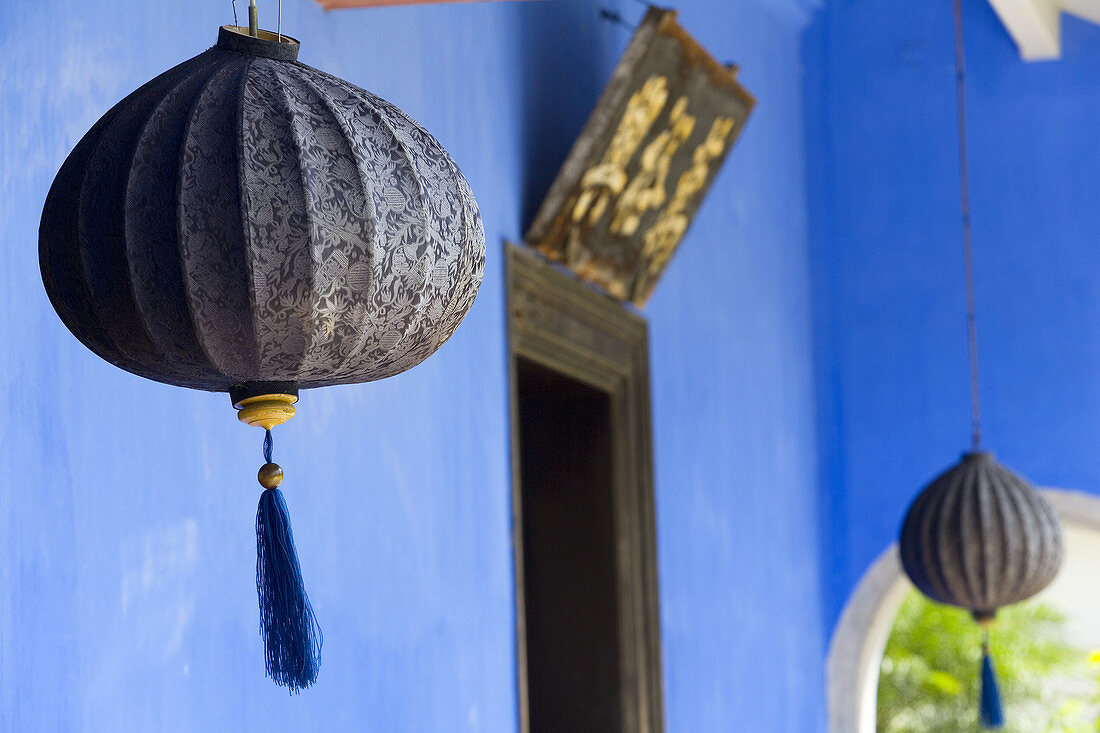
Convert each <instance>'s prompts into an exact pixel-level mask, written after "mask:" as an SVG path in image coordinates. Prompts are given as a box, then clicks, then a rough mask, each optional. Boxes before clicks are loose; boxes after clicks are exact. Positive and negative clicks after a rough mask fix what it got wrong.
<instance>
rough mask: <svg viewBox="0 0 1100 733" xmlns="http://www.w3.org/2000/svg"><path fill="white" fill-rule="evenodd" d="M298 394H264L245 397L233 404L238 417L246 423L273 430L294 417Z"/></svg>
mask: <svg viewBox="0 0 1100 733" xmlns="http://www.w3.org/2000/svg"><path fill="white" fill-rule="evenodd" d="M297 401H298V395H292V394H264V395H256V396H255V397H245V398H244V399H242V400H241V401H239V402H237V403H235V404H234V405H233V406H234V407H236V408H237V410H238V412H237V419H238V420H240V421H241V422H243V423H245V424H246V425H251V426H253V427H257V428H263V429H264V430H271V428H273V427H275V426H276V425H282V424H283V423H285V422H286V421H287V420H289V419H290V418H292V417H294V403H295V402H297Z"/></svg>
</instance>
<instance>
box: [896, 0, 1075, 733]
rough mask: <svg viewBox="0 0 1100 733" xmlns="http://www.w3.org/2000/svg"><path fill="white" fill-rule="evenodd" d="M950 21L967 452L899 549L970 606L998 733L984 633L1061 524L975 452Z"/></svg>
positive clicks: (930, 590) (961, 129) (1022, 485)
mask: <svg viewBox="0 0 1100 733" xmlns="http://www.w3.org/2000/svg"><path fill="white" fill-rule="evenodd" d="M954 25H955V71H956V73H955V94H956V109H957V112H958V139H959V174H960V175H959V181H960V185H959V203H960V210H961V213H962V234H963V260H964V263H965V279H966V323H967V347H968V352H969V358H970V407H971V425H972V428H973V432H972V436H971V451H970V452H969V453H967V454H965V455H964V456H963V458H962V461H960V462H959V463H958V464H956V465H955V466H953V467H952V468H950V469H948V470H947V471H946V472H945V473H943V474H941V475H940V476H939V477H937V478H936V479H934V480H933V481H932V482H931V483H930V484H928V486H926V487H925V488H924V490H923V491H922V492H921V493H920V495H918V496H917V498H916V500H914V502H913V504H912V505H911V506H910V507H909V511H908V513H907V514H906V516H905V521H904V522H903V524H902V530H901V539H900V542H899V548H898V549H899V552H900V554H901V561H902V567H903V568H904V569H905V574H906V575H908V576H909V579H910V580H911V581H913V585H915V586H916V587H917V589H918V590H920V591H921V592H922V593H924V594H925V595H926V596H928V597H929V598H931V599H932V600H934V601H938V602H940V603H949V604H951V605H953V606H959V607H961V608H965V609H967V610H969V611H970V612H971V614H973V616H974V619H975V620H976V621H977V622H978V623H979V624H980V625H981V626H982V666H981V679H982V685H981V699H980V701H979V720H980V723H981V725H982V727H985V728H1000V727H1002V726H1003V725H1004V713H1003V710H1002V706H1001V699H1000V693H999V691H998V689H997V677H996V673H995V668H994V665H993V660H992V658H991V656H990V653H989V627H990V626H991V625H992V624H993V620H994V618H995V616H996V614H997V609H999V608H1002V607H1004V606H1007V605H1010V604H1012V603H1018V602H1019V601H1022V600H1025V599H1027V598H1030V597H1031V596H1033V595H1035V594H1036V593H1038V592H1039V591H1041V590H1042V589H1043V588H1045V587H1046V586H1047V585H1049V584H1050V582H1051V581H1052V580H1054V576H1055V575H1057V574H1058V570H1059V568H1060V567H1061V565H1062V553H1063V550H1062V526H1061V523H1060V522H1059V521H1058V517H1057V515H1055V513H1054V510H1053V509H1052V508H1051V507H1050V505H1049V504H1047V502H1046V501H1045V500H1044V499H1043V498H1042V497H1041V496H1039V494H1038V492H1037V491H1036V490H1035V487H1033V486H1032V485H1031V483H1030V482H1028V481H1027V480H1025V479H1024V478H1022V477H1020V476H1018V475H1016V474H1015V473H1013V472H1012V471H1010V470H1008V469H1007V468H1005V467H1004V466H1002V465H1000V464H999V463H997V461H996V460H994V458H993V456H992V455H991V454H989V453H986V452H984V451H982V449H981V445H982V420H981V399H980V390H979V382H978V327H977V311H976V308H975V304H974V256H973V245H972V237H971V230H970V180H969V161H968V155H967V140H966V56H965V53H964V47H963V25H962V0H954Z"/></svg>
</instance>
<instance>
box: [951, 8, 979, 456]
mask: <svg viewBox="0 0 1100 733" xmlns="http://www.w3.org/2000/svg"><path fill="white" fill-rule="evenodd" d="M954 4H955V102H956V108H957V110H958V130H959V204H960V209H961V212H962V231H963V261H964V267H965V268H966V340H967V351H968V354H969V358H970V420H971V427H972V430H973V433H972V445H973V448H974V449H975V450H977V449H978V448H980V447H981V443H982V408H981V398H980V395H979V381H978V317H977V312H976V308H975V305H974V247H973V243H972V237H971V232H970V162H969V158H968V155H967V144H966V55H965V53H964V50H963V17H962V0H954Z"/></svg>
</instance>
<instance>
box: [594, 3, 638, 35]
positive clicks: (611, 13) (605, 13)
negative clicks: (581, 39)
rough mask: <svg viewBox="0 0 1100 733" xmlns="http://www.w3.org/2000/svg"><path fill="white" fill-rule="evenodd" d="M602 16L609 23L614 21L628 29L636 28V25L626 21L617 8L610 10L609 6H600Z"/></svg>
mask: <svg viewBox="0 0 1100 733" xmlns="http://www.w3.org/2000/svg"><path fill="white" fill-rule="evenodd" d="M600 18H602V19H603V20H606V21H607V22H608V23H614V24H615V25H618V26H622V27H623V28H626V29H627V30H628V31H634V30H636V28H635V26H632V25H630V23H628V22H626V19H625V18H623V16H622V14H621V13H619V12H618V11H616V10H610V9H609V8H600Z"/></svg>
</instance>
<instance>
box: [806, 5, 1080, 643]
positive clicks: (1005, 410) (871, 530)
mask: <svg viewBox="0 0 1100 733" xmlns="http://www.w3.org/2000/svg"><path fill="white" fill-rule="evenodd" d="M964 15H965V24H966V51H967V62H968V67H969V68H968V71H969V79H968V102H969V105H970V109H969V112H970V125H969V133H970V150H971V190H972V194H973V232H974V260H975V277H976V283H977V287H976V290H977V308H978V340H979V350H980V356H981V378H982V396H983V403H982V404H983V408H984V412H983V418H984V420H983V426H984V434H985V440H984V443H985V444H986V447H987V448H988V449H990V450H993V451H994V452H995V453H996V454H997V455H998V457H999V458H1000V459H1001V460H1002V461H1003V462H1005V463H1006V464H1007V465H1009V466H1011V467H1013V468H1015V469H1016V470H1018V471H1019V472H1021V473H1023V474H1024V475H1025V476H1028V477H1029V478H1031V479H1032V480H1033V481H1034V482H1036V483H1038V484H1042V485H1047V486H1058V487H1063V488H1071V489H1077V490H1081V491H1087V492H1092V493H1100V452H1098V451H1097V445H1100V380H1098V379H1097V377H1096V375H1097V373H1098V372H1100V328H1098V324H1100V250H1098V249H1097V242H1100V174H1098V171H1100V126H1098V125H1097V120H1098V119H1100V28H1097V27H1096V26H1094V25H1089V24H1086V23H1084V22H1082V21H1079V20H1075V19H1073V18H1071V17H1069V16H1066V17H1065V19H1064V27H1063V44H1064V54H1063V55H1064V57H1063V59H1062V60H1061V61H1057V62H1045V63H1024V62H1022V61H1020V59H1019V56H1018V55H1017V52H1016V49H1015V47H1014V45H1013V44H1012V42H1011V40H1010V39H1009V37H1008V35H1007V34H1006V32H1005V30H1004V29H1003V27H1002V26H1001V25H1000V23H999V22H998V20H997V18H996V16H995V15H994V14H993V11H992V10H991V8H990V6H989V5H988V3H987V2H985V1H984V0H966V1H965V2H964ZM804 58H805V63H806V65H807V81H806V85H805V91H806V110H807V122H806V129H807V158H808V163H809V169H808V170H809V192H810V193H809V202H810V219H809V220H810V258H811V263H812V266H811V272H812V278H813V294H814V300H813V305H814V308H813V322H814V346H815V350H814V353H815V381H816V396H817V401H818V403H817V406H818V423H817V424H818V438H819V445H820V452H819V461H820V463H819V466H820V473H819V475H820V477H821V502H822V506H823V509H824V511H823V514H822V527H823V530H822V537H823V540H824V544H823V552H822V573H823V583H824V586H825V594H824V599H825V600H824V612H825V617H824V622H825V627H826V628H830V627H831V626H832V625H833V623H834V622H835V620H836V618H837V615H838V614H839V612H840V609H841V608H842V606H843V604H844V601H845V600H846V599H847V597H848V596H849V594H850V592H851V590H852V588H853V587H854V585H855V583H856V582H857V581H858V580H859V577H860V576H861V575H862V573H863V572H864V570H865V569H866V568H867V566H868V565H869V564H870V563H871V562H872V561H873V560H874V558H875V557H876V556H877V555H878V554H879V553H881V552H882V551H883V550H885V549H886V548H887V546H888V545H889V544H890V542H892V541H893V540H894V539H895V538H896V534H897V531H898V528H899V526H900V522H901V518H902V516H903V514H904V512H905V510H906V508H907V506H908V504H909V502H910V501H911V500H912V498H913V497H914V496H915V495H916V493H917V492H918V491H919V489H920V488H921V486H923V485H924V484H925V483H926V482H927V481H928V480H929V479H930V478H932V477H933V476H934V475H936V474H937V473H939V472H940V471H941V470H942V469H944V468H946V467H947V466H948V465H950V464H951V463H953V462H954V461H955V460H957V458H958V456H959V454H960V452H962V451H963V450H965V449H966V448H967V447H968V446H969V440H970V437H969V435H970V433H969V430H970V424H969V397H968V394H967V390H968V386H967V356H966V331H965V320H964V309H965V295H964V289H963V259H962V244H961V225H960V219H959V201H958V183H959V175H958V160H957V153H956V137H955V131H956V123H955V86H954V84H955V80H954V66H953V63H954V51H953V32H952V20H951V3H950V2H949V1H948V0H935V1H934V2H916V3H883V2H875V1H874V0H837V1H836V2H829V3H828V4H827V7H826V9H825V11H824V12H822V13H820V14H819V15H818V16H816V17H815V19H814V22H813V24H812V26H811V27H810V29H809V30H808V32H807V34H806V39H805V47H804Z"/></svg>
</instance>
